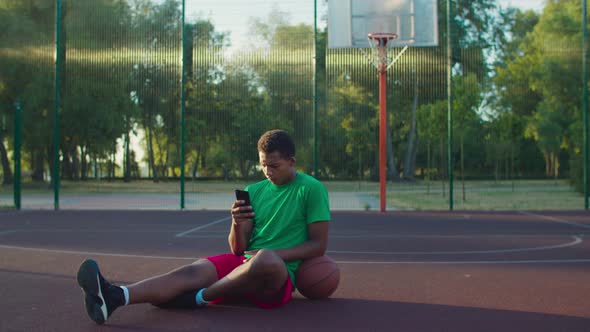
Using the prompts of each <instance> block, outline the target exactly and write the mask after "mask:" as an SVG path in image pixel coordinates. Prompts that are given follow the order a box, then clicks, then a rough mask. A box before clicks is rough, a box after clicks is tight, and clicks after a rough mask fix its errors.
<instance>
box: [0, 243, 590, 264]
mask: <svg viewBox="0 0 590 332" xmlns="http://www.w3.org/2000/svg"><path fill="white" fill-rule="evenodd" d="M0 249H12V250H23V251H36V252H45V253H55V254H68V255H87V256H103V257H104V256H107V257H125V258H142V259H169V260H191V261H196V260H198V259H201V258H202V257H175V256H157V255H154V256H152V255H134V254H117V253H104V252H93V251H76V250H59V249H45V248H32V247H20V246H8V245H0ZM335 261H336V263H338V264H364V265H379V264H382V265H396V264H399V265H404V264H406V265H409V264H415V265H467V264H472V265H492V264H495V265H497V264H521V265H527V264H568V263H590V259H530V260H493V261H492V260H487V261H484V260H479V261H339V260H335Z"/></svg>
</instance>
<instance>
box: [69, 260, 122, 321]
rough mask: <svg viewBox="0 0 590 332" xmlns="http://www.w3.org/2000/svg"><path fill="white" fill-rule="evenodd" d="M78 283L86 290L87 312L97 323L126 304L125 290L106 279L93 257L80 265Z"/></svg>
mask: <svg viewBox="0 0 590 332" xmlns="http://www.w3.org/2000/svg"><path fill="white" fill-rule="evenodd" d="M78 285H80V287H82V290H83V291H84V302H85V303H86V312H87V313H88V316H89V317H90V319H92V320H93V321H94V322H96V323H97V324H102V323H104V322H105V321H106V320H107V318H109V317H110V316H111V314H112V313H113V311H115V309H117V308H118V307H120V306H122V305H123V304H125V295H123V290H122V289H121V288H120V287H117V286H113V285H111V284H110V283H109V282H108V281H106V280H105V279H104V278H103V277H102V275H101V274H100V270H99V269H98V264H96V262H95V261H94V260H92V259H87V260H85V261H84V262H83V263H82V265H80V269H79V270H78Z"/></svg>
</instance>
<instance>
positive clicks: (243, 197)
mask: <svg viewBox="0 0 590 332" xmlns="http://www.w3.org/2000/svg"><path fill="white" fill-rule="evenodd" d="M236 199H237V200H240V201H244V202H246V203H245V205H252V204H250V195H248V192H247V191H245V190H239V189H236Z"/></svg>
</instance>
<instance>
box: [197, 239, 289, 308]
mask: <svg viewBox="0 0 590 332" xmlns="http://www.w3.org/2000/svg"><path fill="white" fill-rule="evenodd" d="M287 278H289V272H287V268H286V266H285V263H284V262H283V260H282V259H281V258H280V257H279V256H278V255H277V254H276V253H274V252H273V251H271V250H260V251H258V253H257V254H256V255H255V256H254V257H252V258H251V259H250V260H249V261H247V262H246V263H244V264H242V265H240V266H238V267H237V268H236V269H234V270H233V271H232V272H230V273H229V274H228V275H227V276H225V277H224V278H222V279H220V280H219V281H216V282H214V283H212V284H211V286H209V287H208V288H207V289H205V291H204V292H203V299H205V300H207V301H211V300H214V299H218V298H224V297H230V296H236V295H243V294H245V293H256V294H259V295H260V296H261V297H265V296H266V297H267V298H268V299H269V300H273V299H276V298H277V297H280V296H282V294H281V293H280V290H281V289H282V288H283V286H284V285H285V281H286V280H287Z"/></svg>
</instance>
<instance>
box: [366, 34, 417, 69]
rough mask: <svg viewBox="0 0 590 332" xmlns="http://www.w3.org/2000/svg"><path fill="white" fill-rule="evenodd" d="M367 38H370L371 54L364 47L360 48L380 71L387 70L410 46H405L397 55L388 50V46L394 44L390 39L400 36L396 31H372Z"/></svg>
mask: <svg viewBox="0 0 590 332" xmlns="http://www.w3.org/2000/svg"><path fill="white" fill-rule="evenodd" d="M367 38H368V39H369V45H371V54H370V55H369V54H367V53H366V52H365V51H364V50H363V49H362V48H359V50H360V51H361V53H363V55H364V56H365V58H367V60H369V62H370V63H371V64H372V65H373V66H374V67H375V68H377V70H379V72H382V71H387V69H389V67H391V66H392V65H393V64H394V63H395V62H396V61H397V60H398V59H399V57H400V56H401V55H402V53H404V52H405V51H406V49H407V48H408V46H405V47H404V48H403V49H402V50H401V51H400V52H399V53H398V54H397V56H393V55H390V54H389V52H387V51H388V50H387V49H388V47H389V46H391V44H392V43H391V42H390V41H392V40H394V39H397V38H398V35H397V34H395V33H388V32H371V33H369V34H368V35H367Z"/></svg>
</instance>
